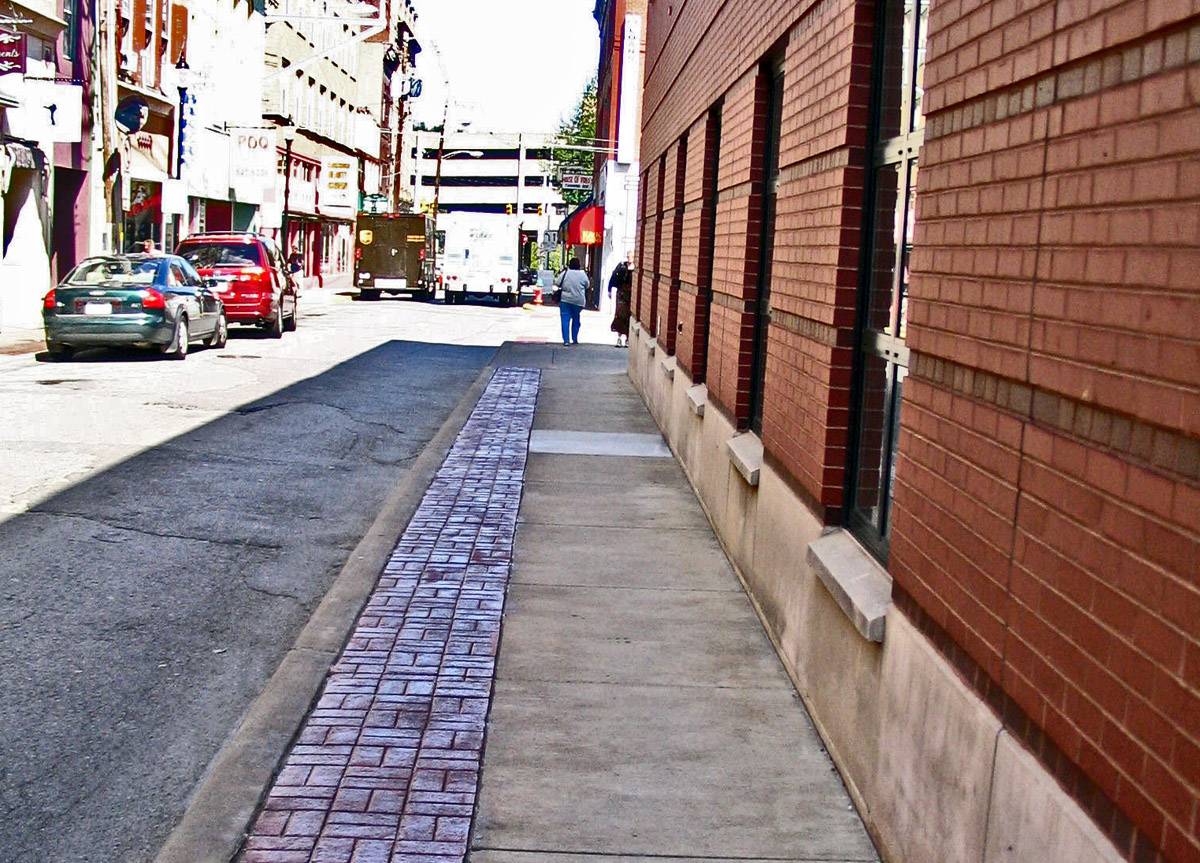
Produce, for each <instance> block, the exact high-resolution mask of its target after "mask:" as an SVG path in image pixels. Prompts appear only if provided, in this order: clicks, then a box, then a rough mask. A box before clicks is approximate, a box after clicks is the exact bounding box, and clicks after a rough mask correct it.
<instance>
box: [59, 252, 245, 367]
mask: <svg viewBox="0 0 1200 863" xmlns="http://www.w3.org/2000/svg"><path fill="white" fill-rule="evenodd" d="M42 320H43V322H44V324H45V327H46V350H47V351H49V353H50V356H51V357H53V358H55V359H70V358H71V356H72V355H73V354H74V352H75V351H76V350H77V349H78V348H87V347H96V346H100V345H107V346H112V345H132V346H136V347H157V348H158V349H159V350H161V351H162V352H163V353H164V354H168V355H170V356H172V357H174V358H175V359H180V360H181V359H183V358H184V357H186V356H187V352H188V346H189V345H190V344H191V343H192V342H195V341H201V340H203V341H204V342H205V343H206V344H207V345H209V346H210V347H215V348H219V347H223V346H224V345H225V339H226V335H227V329H226V318H225V307H224V305H223V304H222V302H221V299H220V297H218V296H217V295H216V294H215V293H214V291H213V289H212V285H211V284H206V283H205V282H204V280H203V279H201V278H200V275H199V274H198V273H197V272H196V271H195V270H194V269H193V268H192V265H191V264H189V263H188V262H187V261H185V260H184V259H183V258H180V257H176V256H175V255H109V256H105V257H96V258H87V259H86V260H84V261H83V262H82V263H81V264H79V266H77V267H75V269H73V270H71V272H70V273H68V274H67V277H66V278H65V279H63V281H62V284H60V285H58V286H57V287H55V288H53V289H52V290H51V291H50V293H48V294H46V296H45V299H44V300H43V302H42Z"/></svg>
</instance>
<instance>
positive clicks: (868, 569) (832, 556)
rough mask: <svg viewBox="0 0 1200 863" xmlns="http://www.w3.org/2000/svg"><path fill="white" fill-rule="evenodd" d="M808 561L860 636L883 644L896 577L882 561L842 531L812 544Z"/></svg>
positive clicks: (831, 533)
mask: <svg viewBox="0 0 1200 863" xmlns="http://www.w3.org/2000/svg"><path fill="white" fill-rule="evenodd" d="M808 562H809V564H810V565H811V566H812V567H813V570H814V571H815V572H816V574H817V577H818V578H820V579H821V583H822V584H824V585H825V587H826V589H827V590H828V591H829V593H830V594H831V595H832V596H833V598H834V600H835V601H836V602H837V604H838V605H839V606H841V609H842V611H843V612H845V614H846V617H848V618H850V622H851V623H853V624H854V628H855V629H857V630H858V632H859V634H860V635H861V636H862V637H863V638H865V639H866V640H867V641H874V642H882V641H883V629H884V622H885V621H886V615H887V610H888V607H889V606H890V605H891V604H892V578H891V576H889V575H888V574H887V570H885V569H884V568H883V567H882V566H880V564H879V561H877V560H876V559H875V558H874V557H872V556H871V555H869V554H868V553H867V552H866V551H865V550H864V549H863V547H862V546H861V545H859V544H858V543H857V542H855V541H854V539H853V538H852V537H851V536H850V534H849V533H847V532H846V531H844V530H842V529H840V528H838V529H837V530H833V531H830V532H829V533H827V534H825V535H824V536H822V537H821V538H820V539H816V540H813V541H812V542H810V543H809V544H808Z"/></svg>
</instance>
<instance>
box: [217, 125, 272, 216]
mask: <svg viewBox="0 0 1200 863" xmlns="http://www.w3.org/2000/svg"><path fill="white" fill-rule="evenodd" d="M277 161H278V153H277V151H276V148H275V129H274V128H273V127H272V128H269V129H232V130H230V133H229V185H230V186H232V187H233V191H234V194H235V195H237V199H238V200H239V201H243V202H246V203H251V204H261V203H262V201H263V192H264V191H265V190H266V189H267V188H268V187H270V186H273V185H274V184H275V166H276V163H277Z"/></svg>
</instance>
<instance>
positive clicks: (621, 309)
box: [608, 254, 633, 348]
mask: <svg viewBox="0 0 1200 863" xmlns="http://www.w3.org/2000/svg"><path fill="white" fill-rule="evenodd" d="M613 288H616V291H617V309H616V312H614V313H613V319H612V324H610V325H609V329H610V330H612V331H613V332H614V333H616V334H617V347H618V348H627V347H629V315H630V312H631V311H632V305H633V264H632V263H631V262H630V256H629V255H628V254H627V255H626V256H625V260H624V261H622V262H621V263H619V264H617V268H616V269H615V270H613V273H612V278H610V279H609V280H608V295H609V296H610V297H611V296H612V292H613ZM622 340H623V342H624V343H622Z"/></svg>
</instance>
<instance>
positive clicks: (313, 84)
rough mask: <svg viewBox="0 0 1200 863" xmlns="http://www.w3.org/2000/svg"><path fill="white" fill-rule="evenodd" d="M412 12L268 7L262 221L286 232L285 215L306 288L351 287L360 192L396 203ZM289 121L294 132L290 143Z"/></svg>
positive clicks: (402, 1) (403, 8) (307, 4)
mask: <svg viewBox="0 0 1200 863" xmlns="http://www.w3.org/2000/svg"><path fill="white" fill-rule="evenodd" d="M415 19H416V13H415V11H414V9H413V7H412V4H411V2H410V0H380V2H379V3H378V4H365V3H356V2H352V0H347V2H341V3H331V2H328V0H278V2H277V4H276V6H275V7H274V11H272V7H268V20H269V22H270V23H269V24H268V28H267V35H266V43H267V44H266V54H265V68H266V75H265V80H264V88H263V91H262V114H263V117H264V118H266V119H268V120H270V121H272V122H273V123H275V124H276V126H277V127H278V128H279V137H278V141H277V144H278V148H279V149H278V156H279V158H278V177H277V180H276V188H275V193H274V198H275V202H274V204H275V206H274V210H273V217H272V218H270V219H264V226H265V227H270V228H277V229H280V233H283V224H284V223H286V226H287V227H286V234H287V236H286V237H284V238H282V243H283V245H284V246H285V248H287V249H288V250H289V252H291V253H298V254H299V255H300V256H301V258H302V259H303V273H304V276H305V278H306V282H307V285H308V286H310V287H317V286H319V287H340V286H348V285H349V280H350V270H351V268H352V263H353V262H352V261H351V252H352V250H353V237H354V233H353V228H354V220H355V218H356V217H357V214H358V212H359V207H360V204H361V203H362V197H363V196H383V198H384V199H385V200H386V202H387V203H386V209H395V208H396V207H397V206H398V205H399V203H400V202H401V199H402V196H401V195H398V194H397V192H398V191H399V189H401V188H403V184H396V183H395V176H396V173H397V171H396V166H397V163H398V158H397V154H398V150H399V149H400V148H401V147H402V146H403V143H402V137H403V130H404V124H405V119H406V117H405V114H406V112H405V111H404V105H403V99H404V98H405V96H406V95H407V92H408V87H409V83H408V70H409V68H410V67H411V61H412V56H413V54H415V52H416V51H419V50H420V48H419V46H417V44H416V42H415V40H414V39H413V37H412V34H413V23H414V21H415ZM285 129H292V130H294V132H293V133H292V134H293V137H292V141H291V147H290V148H288V147H287V146H286V143H285V137H286V136H285V134H284V130H285ZM285 171H286V174H290V177H288V176H286V175H285ZM285 205H286V206H285ZM285 209H286V214H285V213H284V210H285Z"/></svg>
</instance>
